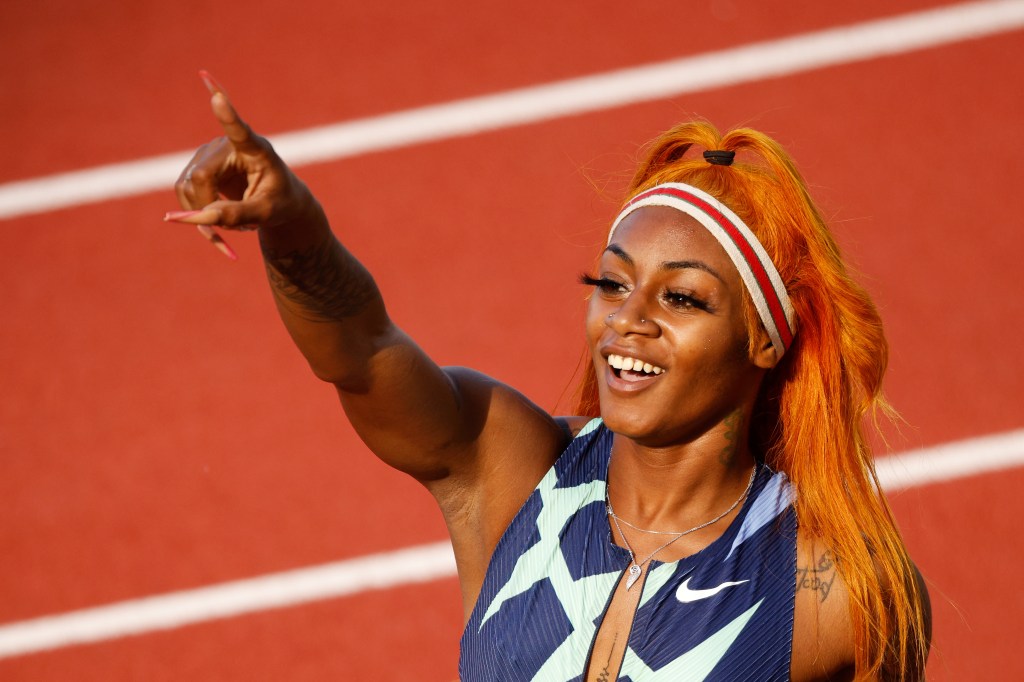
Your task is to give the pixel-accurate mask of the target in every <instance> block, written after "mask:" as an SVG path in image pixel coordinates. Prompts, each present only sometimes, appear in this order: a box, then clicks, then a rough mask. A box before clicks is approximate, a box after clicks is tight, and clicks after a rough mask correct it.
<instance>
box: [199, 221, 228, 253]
mask: <svg viewBox="0 0 1024 682" xmlns="http://www.w3.org/2000/svg"><path fill="white" fill-rule="evenodd" d="M196 229H198V230H199V234H201V235H203V236H204V237H206V238H207V239H209V240H210V243H211V244H213V245H214V246H216V247H217V250H218V251H220V252H221V253H223V254H224V255H225V256H227V257H228V258H230V259H231V260H238V254H237V253H235V250H234V249H232V248H231V247H230V246H228V243H227V242H226V241H224V238H223V237H221V236H220V235H219V234H217V233H216V232H215V231H214V229H213V228H212V227H210V226H209V225H196Z"/></svg>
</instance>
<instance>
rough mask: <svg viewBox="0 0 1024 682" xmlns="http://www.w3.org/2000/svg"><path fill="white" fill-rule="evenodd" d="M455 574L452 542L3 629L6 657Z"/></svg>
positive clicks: (1, 649)
mask: <svg viewBox="0 0 1024 682" xmlns="http://www.w3.org/2000/svg"><path fill="white" fill-rule="evenodd" d="M452 575H455V557H454V555H453V554H452V547H451V544H450V543H449V542H447V541H445V542H437V543H433V544H429V545H420V546H418V547H410V548H408V549H402V550H398V551H394V552H385V553H383V554H374V555H370V556H365V557H360V558H358V559H348V560H345V561H338V562H334V563H330V564H323V565H321V566H313V567H311V568H301V569H297V570H294V571H285V572H282V573H274V574H271V575H266V576H261V577H258V578H249V579H246V580H234V581H231V582H227V583H220V584H218V585H211V586H209V587H201V588H198V589H194V590H184V591H181V592H171V593H168V594H162V595H158V596H154V597H144V598H142V599H132V600H129V601H123V602H118V603H116V604H110V605H108V606H100V607H97V608H91V609H82V610H81V611H71V612H68V613H64V614H59V615H54V616H46V617H43V618H35V619H32V620H26V621H21V622H19V623H11V624H9V625H4V626H2V627H0V659H3V658H8V657H11V656H20V655H24V654H29V653H33V652H37V651H46V650H48V649H57V648H60V647H65V646H70V645H73V644H86V643H89V642H101V641H103V640H107V639H114V638H117V637H124V636H126V635H138V634H142V633H144V632H154V631H158V630H169V629H172V628H177V627H181V626H183V625H189V624H192V623H201V622H204V621H209V620H216V619H219V618H229V617H231V616H237V615H241V614H245V613H253V612H257V611H266V610H268V609H274V608H281V607H285V606H293V605H296V604H304V603H307V602H311V601H319V600H323V599H333V598H337V597H344V596H346V595H350V594H357V593H360V592H367V591H370V590H382V589H387V588H389V587H397V586H400V585H408V584H411V583H420V582H428V581H431V580H436V579H439V578H447V577H449V576H452Z"/></svg>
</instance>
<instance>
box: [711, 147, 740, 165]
mask: <svg viewBox="0 0 1024 682" xmlns="http://www.w3.org/2000/svg"><path fill="white" fill-rule="evenodd" d="M734 158H736V152H730V151H726V150H724V149H714V150H710V151H706V152H704V160H705V161H707V162H708V163H712V164H714V165H716V166H731V165H732V160H733V159H734Z"/></svg>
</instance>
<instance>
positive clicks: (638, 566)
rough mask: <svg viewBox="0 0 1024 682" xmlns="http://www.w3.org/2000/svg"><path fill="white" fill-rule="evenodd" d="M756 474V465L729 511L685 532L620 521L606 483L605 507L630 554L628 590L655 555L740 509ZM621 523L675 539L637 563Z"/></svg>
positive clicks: (752, 485)
mask: <svg viewBox="0 0 1024 682" xmlns="http://www.w3.org/2000/svg"><path fill="white" fill-rule="evenodd" d="M756 474H757V465H756V464H755V465H754V469H753V471H751V472H750V480H749V481H747V487H746V489H745V490H744V491H743V492H742V493H741V494H740V496H739V497H738V498H736V501H735V502H733V503H732V505H731V506H730V507H729V508H728V509H726V510H725V511H724V512H722V513H721V514H719V515H718V516H716V517H715V518H713V519H711V520H710V521H705V522H704V523H702V524H700V525H699V526H694V527H693V528H690V529H689V530H684V531H664V530H646V529H644V528H638V527H637V526H634V525H633V524H632V523H630V522H629V521H626V520H625V519H620V518H619V517H618V515H617V514H616V513H615V510H614V509H612V498H611V496H610V495H609V493H608V490H609V488H610V487H611V486H610V485H608V484H607V483H605V488H604V502H605V507H606V508H607V510H608V516H610V517H612V523H614V524H615V529H616V530H617V531H619V537H621V538H622V541H623V542H625V543H626V551H627V552H629V562H630V566H629V577H628V578H626V590H630V589H632V587H633V585H634V584H635V583H636V581H637V580H639V579H640V574H641V573H642V572H643V566H644V564H646V563H647V562H648V561H650V560H651V559H653V558H654V557H655V555H657V554H658V552H660V551H661V550H663V549H665V548H666V547H668V546H669V545H671V544H673V543H674V542H676V541H677V540H678V539H679V538H681V537H683V536H684V535H689V534H690V533H695V532H697V531H698V530H700V529H702V528H707V527H708V526H710V525H712V524H714V523H718V522H719V521H721V520H722V519H724V518H725V517H726V516H728V515H729V514H730V512H732V510H734V509H735V508H736V507H738V506H739V504H740V502H742V501H743V500H744V499H745V498H746V497H747V495H749V494H750V489H751V488H752V487H754V476H755V475H756ZM619 521H622V523H624V524H626V525H627V526H629V527H630V528H632V529H633V530H638V531H640V532H641V533H650V534H651V535H674V536H675V537H674V538H672V539H671V540H669V541H668V542H666V543H665V544H663V545H662V546H661V547H659V548H658V549H656V550H654V551H653V552H651V553H650V555H649V556H648V557H647V558H646V559H644V560H643V561H640V562H637V560H636V553H635V552H633V547H632V546H631V545H630V544H629V540H628V539H627V538H626V534H625V533H623V532H622V526H620V525H619Z"/></svg>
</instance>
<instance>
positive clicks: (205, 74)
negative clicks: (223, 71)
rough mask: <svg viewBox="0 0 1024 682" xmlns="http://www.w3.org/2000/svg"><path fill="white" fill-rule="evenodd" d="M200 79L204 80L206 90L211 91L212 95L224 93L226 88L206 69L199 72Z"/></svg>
mask: <svg viewBox="0 0 1024 682" xmlns="http://www.w3.org/2000/svg"><path fill="white" fill-rule="evenodd" d="M199 77H200V78H202V79H203V83H205V84H206V89H207V90H209V91H210V94H211V95H216V94H217V93H218V92H224V88H223V87H222V86H221V84H220V83H218V82H217V79H216V78H214V77H213V75H212V74H211V73H210V72H209V71H207V70H206V69H202V70H200V71H199Z"/></svg>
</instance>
